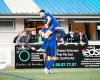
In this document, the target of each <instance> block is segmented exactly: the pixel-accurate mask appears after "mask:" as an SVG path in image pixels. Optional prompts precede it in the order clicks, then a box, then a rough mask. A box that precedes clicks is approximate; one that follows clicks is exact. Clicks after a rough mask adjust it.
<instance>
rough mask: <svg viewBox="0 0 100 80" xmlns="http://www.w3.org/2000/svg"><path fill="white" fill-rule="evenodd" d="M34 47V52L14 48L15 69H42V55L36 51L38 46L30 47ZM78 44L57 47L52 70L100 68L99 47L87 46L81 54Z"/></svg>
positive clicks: (18, 47)
mask: <svg viewBox="0 0 100 80" xmlns="http://www.w3.org/2000/svg"><path fill="white" fill-rule="evenodd" d="M32 46H34V47H36V51H32V50H30V49H29V48H27V47H25V49H22V47H21V45H16V46H15V68H16V69H20V68H43V67H44V61H43V53H42V52H41V51H38V49H40V48H41V45H40V44H34V45H32ZM81 48H82V46H81V45H80V44H78V45H75V44H68V45H63V44H62V45H59V46H58V49H57V51H58V54H57V60H56V62H55V64H54V65H53V68H78V67H80V68H81V67H100V49H99V48H100V46H99V45H89V46H88V47H87V49H86V50H85V51H83V52H82V50H81Z"/></svg>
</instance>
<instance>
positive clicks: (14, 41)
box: [13, 32, 22, 43]
mask: <svg viewBox="0 0 100 80" xmlns="http://www.w3.org/2000/svg"><path fill="white" fill-rule="evenodd" d="M21 33H22V32H19V33H18V35H17V36H16V37H15V38H14V40H13V43H16V40H17V38H18V36H19V35H20V34H21Z"/></svg>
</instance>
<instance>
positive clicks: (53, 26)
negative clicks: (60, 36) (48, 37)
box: [43, 13, 60, 32]
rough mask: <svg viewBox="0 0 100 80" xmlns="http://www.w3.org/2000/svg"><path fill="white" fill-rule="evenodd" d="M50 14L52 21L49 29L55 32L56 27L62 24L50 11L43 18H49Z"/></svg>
mask: <svg viewBox="0 0 100 80" xmlns="http://www.w3.org/2000/svg"><path fill="white" fill-rule="evenodd" d="M48 16H49V17H50V18H51V22H50V24H49V30H50V31H52V32H54V31H55V27H58V26H60V23H59V22H58V21H57V20H56V19H55V18H54V17H53V16H52V15H51V14H50V13H45V16H44V17H43V18H44V19H46V20H48V19H47V17H48Z"/></svg>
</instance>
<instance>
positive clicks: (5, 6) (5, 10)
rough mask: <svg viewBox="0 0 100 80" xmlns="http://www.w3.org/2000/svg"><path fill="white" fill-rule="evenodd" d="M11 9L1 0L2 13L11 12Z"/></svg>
mask: <svg viewBox="0 0 100 80" xmlns="http://www.w3.org/2000/svg"><path fill="white" fill-rule="evenodd" d="M10 12H11V11H10V10H9V8H8V7H7V5H6V4H5V2H4V1H3V0H0V13H10Z"/></svg>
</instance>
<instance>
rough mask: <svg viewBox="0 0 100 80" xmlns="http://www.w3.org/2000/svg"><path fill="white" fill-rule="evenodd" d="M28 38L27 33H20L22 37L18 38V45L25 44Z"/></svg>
mask: <svg viewBox="0 0 100 80" xmlns="http://www.w3.org/2000/svg"><path fill="white" fill-rule="evenodd" d="M26 38H27V32H26V31H23V32H22V33H20V35H19V36H18V38H17V39H16V43H18V44H19V43H25V42H26Z"/></svg>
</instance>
